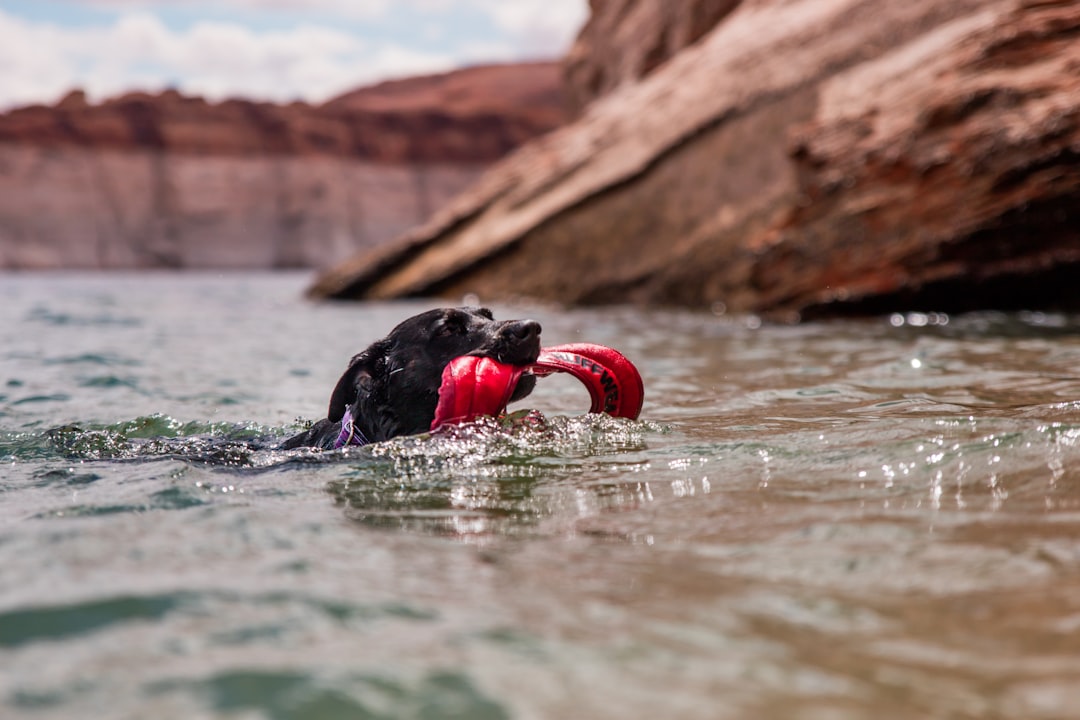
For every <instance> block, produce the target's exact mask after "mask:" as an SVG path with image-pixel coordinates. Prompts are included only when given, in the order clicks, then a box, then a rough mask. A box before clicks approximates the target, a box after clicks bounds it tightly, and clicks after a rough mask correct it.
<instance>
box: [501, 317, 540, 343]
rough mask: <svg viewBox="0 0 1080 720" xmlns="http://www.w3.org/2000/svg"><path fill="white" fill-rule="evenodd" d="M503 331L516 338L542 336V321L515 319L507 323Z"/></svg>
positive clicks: (523, 338) (525, 338)
mask: <svg viewBox="0 0 1080 720" xmlns="http://www.w3.org/2000/svg"><path fill="white" fill-rule="evenodd" d="M502 331H503V334H504V335H507V336H509V337H512V338H514V339H516V340H529V339H531V338H535V337H539V336H540V323H538V322H536V321H535V320H514V321H513V322H509V323H507V324H506V326H505V327H504V328H503V330H502Z"/></svg>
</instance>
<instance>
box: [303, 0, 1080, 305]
mask: <svg viewBox="0 0 1080 720" xmlns="http://www.w3.org/2000/svg"><path fill="white" fill-rule="evenodd" d="M694 5H695V3H693V2H688V3H686V4H682V3H675V4H671V5H664V6H663V7H667V8H668V9H669V10H670V11H672V12H675V10H677V9H683V10H685V7H687V6H694ZM706 5H709V6H710V7H713V8H716V7H717V4H715V3H713V4H710V3H706V2H705V0H701V2H700V3H697V5H696V6H697V7H700V8H704V7H705V6H706ZM720 5H724V4H723V3H721V4H720ZM593 7H594V8H595V9H597V10H604V9H605V8H607V9H609V10H610V11H611V12H612V15H611V16H610V17H608V18H607V19H606V20H605V22H610V23H611V28H610V29H609V31H608V32H606V33H593V34H591V35H590V34H589V33H587V32H586V33H583V36H582V40H581V42H580V43H579V47H578V49H577V51H578V52H579V53H584V54H585V55H586V56H591V57H594V58H597V59H596V60H595V61H590V62H591V64H589V63H586V65H585V66H584V67H587V68H589V67H591V68H593V69H594V70H595V72H594V73H593V75H592V76H594V77H600V78H602V79H604V78H617V79H612V80H610V81H609V80H606V79H604V80H603V82H592V81H586V82H585V83H583V84H582V85H579V91H578V92H579V96H580V97H582V98H583V99H584V101H587V100H588V98H589V97H590V96H591V94H592V93H593V91H594V90H596V91H599V90H600V89H602V88H603V87H607V86H611V89H610V90H609V91H608V92H607V94H601V95H600V96H599V97H598V98H597V99H594V100H592V101H591V103H589V104H588V105H587V106H585V107H584V109H583V111H582V112H581V115H580V117H579V118H578V119H577V120H576V121H575V122H573V123H572V124H570V125H567V126H565V127H563V128H561V129H559V130H557V131H555V132H553V133H551V134H549V135H547V136H545V137H543V138H540V139H538V140H535V141H532V142H530V143H529V144H527V145H526V146H525V147H523V148H521V149H519V150H517V151H515V152H514V153H513V154H512V155H510V156H508V157H507V158H506V159H504V160H503V161H500V162H499V163H497V164H496V165H495V166H493V167H492V168H491V169H490V170H489V171H488V172H486V173H485V175H484V177H483V178H482V179H481V180H480V181H479V182H478V183H477V184H475V185H473V186H472V187H471V188H470V190H468V191H467V192H466V193H464V194H463V195H461V196H459V197H458V198H456V199H455V200H454V201H453V202H452V203H450V204H449V205H448V206H447V207H445V208H443V209H442V210H441V211H440V212H439V213H438V214H436V215H435V216H434V217H433V218H432V220H431V221H429V222H428V223H426V224H425V225H424V226H421V227H418V228H414V229H413V230H411V231H409V232H408V233H406V234H405V235H403V236H401V237H400V238H398V239H397V240H396V241H394V242H393V243H390V244H387V245H383V246H381V247H379V248H377V249H376V250H374V251H371V252H368V253H361V254H359V255H357V256H355V257H353V258H350V259H349V260H347V261H346V262H344V263H341V264H339V265H338V266H336V267H335V268H332V269H331V270H330V271H328V272H326V273H324V274H323V275H322V276H321V277H320V278H319V279H318V280H317V282H316V283H315V285H314V286H313V287H312V288H311V293H312V294H313V295H314V296H317V297H344V298H390V297H403V296H417V295H431V294H443V295H447V296H449V297H460V296H461V295H463V294H465V293H475V294H477V295H479V296H480V297H481V298H482V299H490V298H508V297H515V296H529V297H536V298H542V299H547V300H552V301H557V302H563V303H607V302H625V301H638V302H647V303H663V304H679V305H688V306H697V307H706V308H713V309H720V310H731V311H750V312H760V313H769V314H772V315H775V316H777V317H783V318H791V319H795V318H800V317H808V316H814V315H819V314H823V313H828V314H835V313H846V312H882V311H887V310H904V309H911V308H923V309H936V310H963V309H973V308H983V307H1000V308H1015V307H1057V306H1069V307H1075V306H1080V296H1078V295H1077V293H1076V292H1075V290H1074V287H1075V285H1076V283H1077V281H1080V3H1077V2H1075V1H1074V0H1072V1H1070V0H909V2H905V3H881V2H877V1H875V0H742V2H740V3H738V5H737V6H736V7H734V8H733V9H730V11H728V12H726V13H724V12H721V11H722V10H724V8H722V7H721V8H719V9H718V10H717V13H718V22H717V24H716V25H715V26H714V27H713V28H712V29H711V30H708V31H707V32H706V33H705V34H704V35H703V36H702V37H700V38H699V39H696V40H694V39H693V33H683V35H682V36H681V37H683V38H684V40H685V46H684V47H682V48H681V49H678V50H677V51H676V52H672V53H668V54H667V55H666V59H664V58H665V54H664V53H659V54H658V55H657V57H660V58H661V60H660V62H659V63H658V64H657V65H655V67H651V68H650V67H649V63H644V64H642V63H641V62H640V61H639V60H635V58H640V57H641V56H640V53H638V52H636V50H633V49H632V50H630V51H626V52H623V51H622V50H621V49H620V47H619V46H618V43H619V42H620V40H619V38H621V37H624V36H627V37H638V38H639V41H638V42H639V43H640V42H645V43H646V44H648V43H652V44H653V45H657V46H662V47H665V48H667V47H670V44H668V45H664V44H663V43H661V42H660V37H661V36H663V37H669V36H670V34H667V35H665V33H666V32H667V31H666V30H664V28H665V26H664V25H663V24H662V23H661V24H659V25H657V26H655V27H656V35H655V36H653V37H652V38H651V39H650V38H649V36H648V33H647V28H646V27H645V25H643V24H641V23H640V22H639V21H638V20H636V19H635V18H638V17H639V16H644V15H647V14H648V13H649V12H653V13H656V12H660V8H661V5H660V4H659V3H656V2H648V1H647V0H623V1H622V2H615V0H611V1H610V2H608V1H603V0H601V1H597V0H594V2H593ZM591 22H592V21H591ZM620 28H623V30H622V31H620ZM642 33H644V35H642ZM642 38H644V39H642ZM608 44H613V45H615V46H616V47H609V46H608ZM590 47H591V49H590ZM582 48H584V49H582ZM665 52H667V51H665ZM575 63H577V64H576V65H575ZM575 67H579V68H580V67H583V66H582V65H581V64H580V63H579V62H578V60H574V59H573V58H571V63H570V65H569V67H568V72H569V73H570V76H571V79H572V78H573V76H574V72H575V70H574V68H575ZM604 68H608V69H609V70H605V69H604ZM618 68H628V69H626V70H625V72H623V73H622V74H619V73H616V72H615V69H618ZM585 75H586V77H590V76H589V73H586V74H585ZM590 83H591V84H590ZM593 86H595V87H593ZM582 87H583V88H584V90H580V88H582Z"/></svg>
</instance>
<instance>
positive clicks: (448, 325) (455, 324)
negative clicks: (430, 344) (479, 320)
mask: <svg viewBox="0 0 1080 720" xmlns="http://www.w3.org/2000/svg"><path fill="white" fill-rule="evenodd" d="M464 333H465V323H464V322H463V321H462V319H461V318H460V317H456V316H453V315H451V316H449V317H446V318H443V319H442V320H440V321H439V323H438V324H437V325H436V326H435V335H436V336H437V337H450V336H451V335H463V334H464Z"/></svg>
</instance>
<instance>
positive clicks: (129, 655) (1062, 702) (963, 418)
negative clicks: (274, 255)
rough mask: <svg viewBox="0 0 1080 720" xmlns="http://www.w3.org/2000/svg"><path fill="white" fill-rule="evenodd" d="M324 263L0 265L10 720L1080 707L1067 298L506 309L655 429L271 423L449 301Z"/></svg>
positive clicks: (571, 395)
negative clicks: (329, 297)
mask: <svg viewBox="0 0 1080 720" xmlns="http://www.w3.org/2000/svg"><path fill="white" fill-rule="evenodd" d="M305 281H306V278H305V277H303V276H300V275H276V276H275V275H224V276H212V275H147V276H126V275H5V276H0V467H2V468H3V469H2V470H0V717H2V718H5V719H6V718H23V717H25V718H148V717H153V718H219V717H221V718H245V719H246V718H272V719H274V720H277V719H283V718H290V719H291V718H297V719H300V718H303V719H304V720H308V719H318V718H808V719H818V718H840V719H844V718H873V719H874V720H882V719H886V718H898V719H899V718H967V717H971V718H976V717H979V718H982V717H993V718H1017V719H1021V718H1024V719H1027V718H1069V717H1077V716H1078V713H1080V471H1078V470H1077V465H1078V462H1077V461H1078V460H1080V317H1077V316H1067V315H1044V314H1038V313H1023V314H1013V315H999V314H993V313H984V314H977V315H965V316H957V317H945V316H939V315H918V314H912V315H908V316H894V317H884V318H877V319H871V320H863V321H844V322H833V323H814V324H808V325H804V326H797V327H787V326H773V325H769V324H767V323H766V324H761V323H759V322H758V321H756V320H755V319H753V318H740V317H728V316H716V315H714V314H713V313H710V312H699V313H693V312H681V311H680V312H675V311H662V310H655V311H650V310H642V309H634V308H603V309H594V310H580V311H568V310H562V309H558V308H551V307H508V306H498V305H496V306H495V310H496V313H497V316H499V317H504V318H505V317H515V316H519V317H520V316H529V317H534V318H536V319H537V320H539V321H540V322H541V323H542V324H543V326H544V333H543V340H544V343H545V344H547V345H553V344H557V343H562V342H574V341H590V342H597V343H602V344H607V345H612V346H615V347H617V348H619V349H620V350H622V351H623V352H624V353H625V354H626V355H628V356H629V357H630V358H631V359H633V360H634V361H635V362H636V363H637V364H638V366H639V368H640V370H641V371H642V375H643V377H644V380H645V388H646V401H645V408H644V412H643V416H642V421H640V422H628V421H618V420H612V419H610V418H605V417H597V416H585V415H583V414H582V413H583V411H584V410H585V409H586V408H587V406H588V397H587V395H586V394H585V392H584V390H583V389H582V388H581V387H580V386H579V385H576V384H575V383H574V382H573V380H572V379H570V378H566V377H553V378H546V379H544V380H541V382H540V387H539V388H538V390H537V392H536V393H534V396H533V397H532V398H530V399H529V400H527V401H525V403H523V404H522V405H521V407H534V408H537V409H539V410H541V411H542V412H543V413H544V415H545V416H546V417H547V419H548V421H547V423H545V424H543V425H541V426H538V427H526V428H522V427H506V426H502V425H499V424H498V423H493V422H492V423H480V424H478V425H476V426H473V427H468V428H462V429H459V430H457V431H454V432H450V433H446V434H443V435H440V436H436V437H417V438H407V439H399V440H396V441H393V442H390V443H384V444H380V445H376V446H370V447H367V448H360V449H350V450H348V451H345V452H328V453H319V452H313V451H295V452H291V453H283V452H280V451H276V450H274V449H273V446H274V443H275V442H276V441H278V440H280V439H282V438H284V437H286V436H287V435H289V434H290V433H292V432H294V431H295V430H297V429H298V428H299V427H300V426H301V425H302V423H303V422H305V421H308V420H313V419H316V418H318V417H320V416H321V415H322V414H324V412H325V406H326V402H327V398H328V395H329V391H330V389H331V388H332V387H333V384H334V382H335V381H336V379H337V377H338V375H339V374H340V372H341V370H342V369H343V367H344V365H345V363H346V361H347V359H348V358H349V357H350V356H351V355H352V354H353V353H355V352H356V351H358V350H360V349H362V348H363V347H364V346H366V345H367V344H368V343H369V342H371V341H372V340H374V339H376V338H378V337H380V336H381V335H383V334H385V333H386V332H387V331H388V330H389V329H390V327H392V326H393V325H394V324H396V323H397V322H398V321H399V320H401V319H403V318H405V317H407V316H408V315H411V314H413V313H414V312H417V311H419V310H422V309H426V308H427V307H430V306H431V305H432V303H427V302H410V303H400V304H376V305H360V304H329V305H317V304H311V303H307V302H304V301H303V300H301V299H300V295H301V291H302V289H303V286H304V284H305Z"/></svg>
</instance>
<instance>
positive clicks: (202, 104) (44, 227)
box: [0, 63, 564, 268]
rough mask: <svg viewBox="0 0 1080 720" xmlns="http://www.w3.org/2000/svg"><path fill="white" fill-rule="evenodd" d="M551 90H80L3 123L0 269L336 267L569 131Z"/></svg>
mask: <svg viewBox="0 0 1080 720" xmlns="http://www.w3.org/2000/svg"><path fill="white" fill-rule="evenodd" d="M560 77H561V76H560V69H559V66H558V65H557V64H556V63H531V64H523V65H502V66H489V67H477V68H469V69H466V70H461V71H458V72H453V73H447V74H444V75H434V76H428V77H420V78H411V79H408V80H402V81H396V82H392V83H384V84H382V85H377V86H374V87H371V88H363V89H361V90H357V91H355V92H352V93H349V94H347V95H343V96H342V97H340V98H337V99H336V100H333V101H331V102H329V103H326V104H325V105H322V106H318V107H313V106H309V105H305V104H303V103H293V104H291V105H287V106H278V105H272V104H268V103H254V102H248V101H243V100H229V101H226V102H222V103H208V102H206V101H205V100H203V99H201V98H190V97H184V96H182V95H180V94H179V93H177V92H165V93H162V94H160V95H148V94H145V93H132V94H129V95H125V96H123V97H119V98H115V99H113V100H110V101H107V102H104V103H101V104H99V105H91V104H89V103H87V102H86V97H85V95H84V94H83V93H81V92H75V93H71V94H70V95H68V96H67V97H66V98H64V99H63V100H62V101H61V102H60V103H59V104H58V105H57V106H56V107H42V106H35V107H28V108H23V109H20V110H15V111H12V112H9V113H7V114H4V115H0V268H141V267H176V268H281V267H324V266H327V265H330V264H333V263H335V262H338V261H340V260H343V259H344V258H346V257H348V256H350V255H351V254H353V253H355V252H356V251H357V250H359V249H362V248H367V247H372V246H375V245H378V244H380V243H383V242H386V241H387V240H389V239H391V238H393V237H395V236H397V235H400V234H401V233H403V232H404V231H406V230H407V229H409V228H410V227H412V226H414V225H417V224H419V223H422V222H424V221H425V220H426V219H427V218H428V217H430V215H431V213H432V212H434V211H435V210H436V209H437V208H438V207H440V206H442V205H443V204H444V203H445V202H446V201H447V200H448V199H450V198H451V197H453V196H454V195H456V194H457V193H459V192H461V191H462V190H464V189H465V188H466V187H467V186H468V185H469V184H471V183H472V182H473V181H474V180H475V179H476V177H477V176H478V174H479V172H480V170H481V168H482V167H484V166H485V165H486V164H488V163H490V162H492V161H493V160H495V159H497V158H499V157H500V156H502V155H504V154H505V153H506V152H507V151H508V150H510V149H512V148H513V147H516V146H517V145H519V144H521V143H522V142H525V141H526V140H528V139H530V138H533V137H535V136H537V135H539V134H542V133H543V132H546V131H548V130H550V129H551V128H553V127H555V126H556V125H558V124H559V123H560V122H562V120H563V117H564V110H563V99H562V97H561V91H560V87H561V84H560V83H561V80H560Z"/></svg>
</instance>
